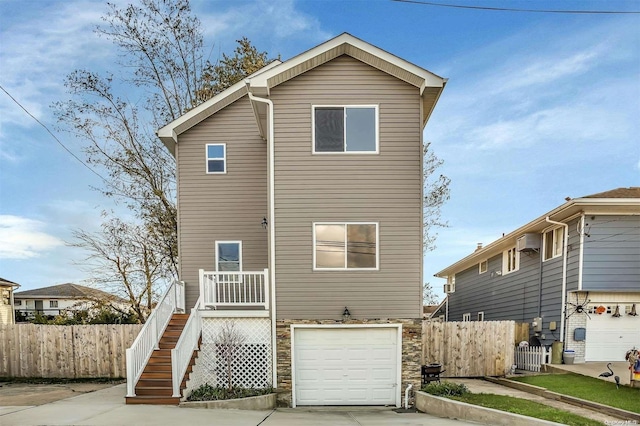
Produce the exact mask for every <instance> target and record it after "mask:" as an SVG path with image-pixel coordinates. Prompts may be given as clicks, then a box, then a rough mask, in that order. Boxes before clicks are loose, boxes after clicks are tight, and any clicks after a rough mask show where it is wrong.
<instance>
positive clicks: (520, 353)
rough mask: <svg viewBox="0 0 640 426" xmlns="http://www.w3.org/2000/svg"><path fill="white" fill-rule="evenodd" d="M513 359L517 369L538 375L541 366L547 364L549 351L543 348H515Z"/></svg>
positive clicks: (549, 355) (549, 356)
mask: <svg viewBox="0 0 640 426" xmlns="http://www.w3.org/2000/svg"><path fill="white" fill-rule="evenodd" d="M515 358H516V359H515V364H516V368H517V369H519V370H527V371H536V372H538V373H539V372H540V370H541V367H542V365H543V364H549V361H550V358H551V349H549V348H545V347H544V346H525V347H516V350H515Z"/></svg>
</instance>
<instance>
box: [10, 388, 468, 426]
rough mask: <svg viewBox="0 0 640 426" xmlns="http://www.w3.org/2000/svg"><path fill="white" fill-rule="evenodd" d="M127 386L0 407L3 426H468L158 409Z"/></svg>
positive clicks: (391, 415)
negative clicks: (135, 401)
mask: <svg viewBox="0 0 640 426" xmlns="http://www.w3.org/2000/svg"><path fill="white" fill-rule="evenodd" d="M125 392H126V385H124V384H122V385H117V386H113V387H110V388H107V389H103V390H97V391H95V392H91V393H86V394H83V395H79V396H76V397H72V398H67V399H62V400H59V401H55V402H52V403H48V404H43V405H39V406H35V404H34V406H8V405H7V406H3V405H4V403H3V401H0V424H1V425H2V426H12V425H16V426H18V425H19V426H29V425H94V426H101V425H105V426H117V425H123V426H124V425H126V426H129V425H150V426H160V425H171V426H174V425H182V424H188V425H214V426H215V425H221V426H222V425H224V426H258V425H260V426H320V425H330V426H395V425H397V426H400V425H403V426H409V425H411V426H423V425H433V426H450V425H464V424H472V423H465V422H460V421H456V420H449V419H441V418H439V417H434V416H430V415H427V414H422V413H396V412H394V411H392V410H379V409H375V408H371V409H367V408H353V409H344V408H336V409H335V410H331V409H323V410H318V411H316V410H305V409H282V410H275V411H241V410H204V409H193V408H180V407H173V406H158V405H126V404H125V403H124V395H125Z"/></svg>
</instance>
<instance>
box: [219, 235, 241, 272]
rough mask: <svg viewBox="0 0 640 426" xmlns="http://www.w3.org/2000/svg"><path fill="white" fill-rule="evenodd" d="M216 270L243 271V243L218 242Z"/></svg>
mask: <svg viewBox="0 0 640 426" xmlns="http://www.w3.org/2000/svg"><path fill="white" fill-rule="evenodd" d="M216 270H217V271H218V272H226V271H242V241H216Z"/></svg>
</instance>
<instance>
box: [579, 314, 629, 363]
mask: <svg viewBox="0 0 640 426" xmlns="http://www.w3.org/2000/svg"><path fill="white" fill-rule="evenodd" d="M620 309H621V316H620V317H618V318H615V317H613V316H612V315H611V314H610V313H606V314H602V315H598V314H591V319H587V336H586V342H585V343H586V345H585V346H586V347H585V361H624V355H625V353H626V352H627V351H628V350H629V349H631V348H632V347H634V346H635V347H637V345H638V342H640V327H639V326H638V324H640V321H639V320H638V317H633V316H629V315H627V314H626V313H624V312H623V311H622V310H623V306H622V305H621V306H620Z"/></svg>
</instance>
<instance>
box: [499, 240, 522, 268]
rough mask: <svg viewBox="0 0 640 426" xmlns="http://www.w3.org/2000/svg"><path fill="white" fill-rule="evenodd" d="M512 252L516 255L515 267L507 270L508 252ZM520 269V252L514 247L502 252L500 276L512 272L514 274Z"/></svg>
mask: <svg viewBox="0 0 640 426" xmlns="http://www.w3.org/2000/svg"><path fill="white" fill-rule="evenodd" d="M511 250H513V251H514V252H515V254H516V258H515V265H514V268H513V269H512V270H509V251H511ZM519 269H520V252H519V251H518V250H516V246H515V245H514V246H513V247H511V248H509V249H507V250H505V251H503V252H502V275H506V274H510V273H512V272H516V271H518V270H519Z"/></svg>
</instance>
